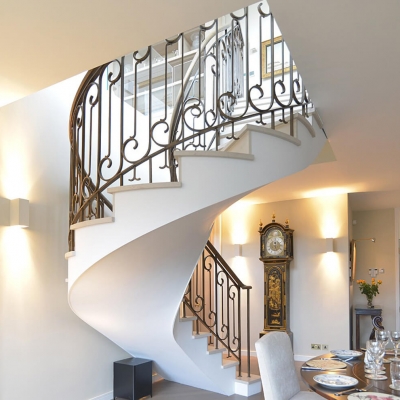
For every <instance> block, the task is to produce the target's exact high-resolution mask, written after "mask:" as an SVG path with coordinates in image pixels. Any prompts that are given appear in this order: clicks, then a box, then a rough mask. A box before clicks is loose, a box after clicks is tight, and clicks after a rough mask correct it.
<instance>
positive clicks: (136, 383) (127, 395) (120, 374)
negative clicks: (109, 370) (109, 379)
mask: <svg viewBox="0 0 400 400" xmlns="http://www.w3.org/2000/svg"><path fill="white" fill-rule="evenodd" d="M149 395H150V396H152V395H153V393H152V361H151V360H145V359H143V358H127V359H125V360H120V361H115V362H114V399H118V398H122V399H128V400H138V399H140V398H142V397H144V396H149Z"/></svg>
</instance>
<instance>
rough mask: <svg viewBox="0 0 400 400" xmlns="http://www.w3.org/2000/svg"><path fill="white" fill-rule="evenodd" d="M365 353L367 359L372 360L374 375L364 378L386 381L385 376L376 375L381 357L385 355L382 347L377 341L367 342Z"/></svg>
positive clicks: (380, 364)
mask: <svg viewBox="0 0 400 400" xmlns="http://www.w3.org/2000/svg"><path fill="white" fill-rule="evenodd" d="M367 353H368V354H367V355H366V357H367V359H368V360H373V367H374V373H373V374H368V375H365V377H366V378H368V379H374V380H385V379H387V377H386V376H385V375H378V371H379V370H380V369H381V366H382V361H383V356H384V354H385V350H384V345H383V344H382V343H381V342H379V341H377V340H375V341H373V340H369V343H367Z"/></svg>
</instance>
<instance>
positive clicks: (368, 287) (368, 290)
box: [357, 278, 382, 308]
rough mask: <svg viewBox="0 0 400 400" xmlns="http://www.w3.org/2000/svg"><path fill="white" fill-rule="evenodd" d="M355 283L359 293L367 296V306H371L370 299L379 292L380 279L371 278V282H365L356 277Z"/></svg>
mask: <svg viewBox="0 0 400 400" xmlns="http://www.w3.org/2000/svg"><path fill="white" fill-rule="evenodd" d="M357 283H358V285H359V288H360V292H361V294H365V296H367V301H368V307H370V308H373V305H372V300H373V298H374V297H375V296H376V295H377V294H379V285H381V284H382V281H381V280H380V279H379V280H378V281H376V280H375V278H372V279H371V283H367V282H366V281H365V280H364V279H358V280H357Z"/></svg>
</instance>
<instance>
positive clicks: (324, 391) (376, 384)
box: [300, 353, 400, 400]
mask: <svg viewBox="0 0 400 400" xmlns="http://www.w3.org/2000/svg"><path fill="white" fill-rule="evenodd" d="M387 357H388V358H389V357H392V355H390V356H387ZM385 358H386V356H385ZM324 359H334V360H338V361H344V360H343V359H338V358H337V357H335V356H334V355H333V354H331V353H328V354H324V355H319V356H317V357H314V358H312V359H311V360H308V361H306V362H305V363H304V364H303V365H302V366H301V370H300V374H301V377H302V379H303V381H304V382H305V383H306V384H307V385H308V386H309V387H310V389H312V390H313V391H314V392H316V393H318V394H319V395H320V396H322V397H324V398H326V399H331V400H346V399H347V398H348V394H344V395H339V396H337V395H336V394H335V393H338V392H341V391H345V390H346V389H347V388H328V387H326V386H321V385H320V384H319V383H317V382H316V381H315V380H314V376H316V375H320V374H329V375H332V374H336V375H346V376H349V377H353V378H356V379H357V380H358V384H357V385H355V386H354V388H358V389H363V388H365V387H366V386H368V385H369V384H372V385H373V386H372V387H371V388H369V389H368V390H367V391H368V392H375V393H386V394H388V395H393V396H398V397H394V398H395V399H397V398H400V390H393V389H391V388H390V387H389V385H390V384H391V383H392V382H391V379H390V363H384V364H383V366H384V367H385V375H386V376H387V377H388V379H386V380H374V379H368V378H366V377H365V372H364V353H363V354H362V355H361V356H359V357H354V358H352V359H350V360H349V359H347V360H346V362H345V364H346V367H345V368H341V369H334V370H324V369H320V370H318V369H307V368H310V367H309V366H308V364H307V363H309V362H310V361H315V360H324ZM354 393H355V392H351V393H349V394H354ZM360 394H361V392H360ZM385 397H386V396H385ZM389 398H390V397H389Z"/></svg>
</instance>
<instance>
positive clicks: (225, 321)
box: [182, 241, 251, 376]
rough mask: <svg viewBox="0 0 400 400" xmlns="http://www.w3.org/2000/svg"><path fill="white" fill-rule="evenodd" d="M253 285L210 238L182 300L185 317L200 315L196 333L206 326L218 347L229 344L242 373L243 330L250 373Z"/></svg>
mask: <svg viewBox="0 0 400 400" xmlns="http://www.w3.org/2000/svg"><path fill="white" fill-rule="evenodd" d="M250 289H251V286H246V285H244V284H243V283H242V282H241V280H240V279H239V278H238V277H237V276H236V274H235V273H234V272H233V270H232V269H231V268H230V267H229V265H228V264H227V263H226V261H225V260H224V259H223V258H222V256H221V255H220V254H219V253H218V251H217V250H216V249H215V247H214V246H213V245H212V244H211V243H210V241H208V242H207V244H206V247H205V249H204V251H203V253H202V255H201V257H200V260H199V262H198V264H197V266H196V268H195V270H194V273H193V275H192V278H191V280H190V282H189V285H188V286H187V288H186V291H185V294H184V296H183V300H182V303H183V307H182V313H183V317H184V318H185V317H187V316H188V314H189V315H191V316H192V315H194V316H196V317H197V320H196V321H195V326H196V333H197V334H199V332H200V331H201V328H202V327H203V329H205V330H206V331H207V332H210V333H211V334H212V336H213V337H214V338H215V348H217V349H218V348H219V347H220V346H223V347H225V348H226V349H227V350H228V356H232V357H234V358H235V359H236V360H237V361H239V376H242V345H243V334H242V333H243V332H242V331H243V330H244V331H245V332H246V338H247V371H248V376H250ZM243 305H245V307H243V309H245V312H243V309H242V306H243ZM243 314H245V318H242V316H243ZM243 326H244V329H242V328H243Z"/></svg>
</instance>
